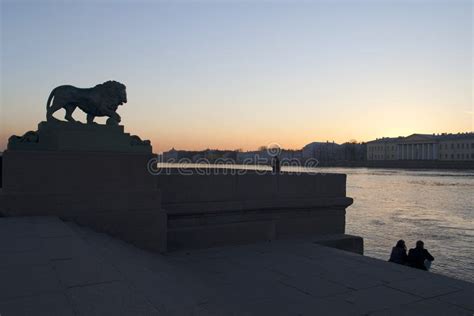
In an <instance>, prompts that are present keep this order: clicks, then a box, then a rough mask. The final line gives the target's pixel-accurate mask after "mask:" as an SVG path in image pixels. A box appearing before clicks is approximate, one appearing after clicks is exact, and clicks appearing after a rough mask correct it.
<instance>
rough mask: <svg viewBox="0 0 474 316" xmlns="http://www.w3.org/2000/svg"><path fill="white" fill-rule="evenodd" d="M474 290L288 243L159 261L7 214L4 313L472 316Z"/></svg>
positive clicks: (0, 234) (0, 263) (1, 283)
mask: <svg viewBox="0 0 474 316" xmlns="http://www.w3.org/2000/svg"><path fill="white" fill-rule="evenodd" d="M473 297H474V284H472V283H468V282H463V281H460V280H455V279H450V278H447V277H444V276H440V275H435V274H432V273H428V272H424V271H418V270H414V269H411V268H407V267H404V266H400V265H396V264H391V263H387V262H383V261H380V260H376V259H372V258H368V257H364V256H360V255H355V254H351V253H346V252H343V251H339V250H336V249H331V248H326V247H322V246H319V245H316V244H314V243H311V242H310V241H301V240H288V241H274V242H264V243H258V244H254V245H247V246H235V247H225V248H213V249H207V250H200V251H192V252H175V253H170V254H167V255H159V254H154V253H151V252H147V251H143V250H140V249H137V248H135V247H133V246H131V245H129V244H127V243H124V242H122V241H119V240H116V239H114V238H111V237H109V236H106V235H104V234H98V233H95V232H92V231H91V230H89V229H86V228H82V227H78V226H76V225H74V224H66V223H64V222H62V221H60V220H59V219H57V218H55V217H23V218H0V314H1V315H2V316H10V315H105V314H107V315H108V314H110V315H323V314H334V315H358V314H359V315H360V314H371V315H472V314H473V313H474V300H472V298H473Z"/></svg>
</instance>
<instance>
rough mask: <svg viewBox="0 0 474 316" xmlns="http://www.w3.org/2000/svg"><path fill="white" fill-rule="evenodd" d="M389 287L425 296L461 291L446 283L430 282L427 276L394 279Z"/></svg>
mask: <svg viewBox="0 0 474 316" xmlns="http://www.w3.org/2000/svg"><path fill="white" fill-rule="evenodd" d="M387 286H388V287H390V288H394V289H397V290H400V291H403V292H407V293H410V294H413V295H417V296H421V297H423V298H430V297H436V296H440V295H444V294H449V293H453V292H457V291H460V289H459V288H455V287H452V286H449V285H446V284H442V283H437V282H430V281H429V280H428V279H427V278H416V279H410V280H403V281H393V282H390V283H388V284H387Z"/></svg>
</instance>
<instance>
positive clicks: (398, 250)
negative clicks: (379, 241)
mask: <svg viewBox="0 0 474 316" xmlns="http://www.w3.org/2000/svg"><path fill="white" fill-rule="evenodd" d="M388 261H390V262H394V263H398V264H406V262H407V246H406V245H405V241H404V240H403V239H400V240H399V241H398V242H397V244H396V245H395V247H393V248H392V253H391V254H390V259H388Z"/></svg>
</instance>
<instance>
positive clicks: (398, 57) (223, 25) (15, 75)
mask: <svg viewBox="0 0 474 316" xmlns="http://www.w3.org/2000/svg"><path fill="white" fill-rule="evenodd" d="M472 18H473V2H472V1H457V0H450V1H423V0H419V1H405V0H401V1H388V0H378V1H376V0H371V1H338V0H336V1H304V2H298V1H296V2H293V1H192V2H185V1H178V2H173V3H172V2H163V1H162V2H158V1H131V0H130V1H101V0H97V1H92V0H91V1H59V0H57V1H41V0H39V1H31V2H27V1H8V0H7V1H3V0H2V1H1V69H0V71H1V77H0V79H1V83H0V84H1V105H0V151H1V150H3V149H4V148H5V147H6V142H7V139H8V137H9V136H10V135H12V134H23V133H24V132H26V131H28V130H34V129H36V127H37V124H38V123H39V122H40V121H42V120H44V119H45V113H46V111H45V107H46V100H47V97H48V95H49V93H50V91H51V90H52V89H53V88H54V87H56V86H58V85H61V84H71V85H74V86H78V87H90V86H94V85H95V84H98V83H102V82H104V81H106V80H110V79H113V80H117V81H120V82H122V83H124V84H125V85H126V86H127V93H128V103H127V104H125V105H124V106H123V107H120V108H119V114H120V115H121V116H122V123H123V124H124V125H125V129H126V131H127V132H130V133H132V134H137V135H140V136H141V137H142V138H145V139H150V140H151V141H152V143H153V147H154V151H155V152H161V151H166V150H169V149H170V148H172V147H175V148H178V149H206V148H220V149H237V148H242V149H244V150H250V149H256V148H257V147H259V146H261V145H266V144H269V143H278V144H280V145H281V146H282V147H284V148H293V149H297V148H301V147H302V146H304V145H305V144H307V143H310V142H312V141H326V140H330V141H332V140H334V141H336V142H345V141H348V140H350V139H356V140H358V141H367V140H371V139H375V138H377V137H382V136H399V135H403V136H404V135H409V134H411V133H438V132H439V133H440V132H466V131H473V130H474V119H473V101H472V90H473V81H472V76H473V69H474V68H473V29H472ZM55 116H56V117H57V118H61V119H63V112H62V111H59V112H57V113H56V114H55ZM74 117H75V118H76V119H81V120H85V116H84V115H83V113H81V110H80V109H77V110H76V112H75V113H74ZM97 121H99V122H104V120H103V119H99V120H97Z"/></svg>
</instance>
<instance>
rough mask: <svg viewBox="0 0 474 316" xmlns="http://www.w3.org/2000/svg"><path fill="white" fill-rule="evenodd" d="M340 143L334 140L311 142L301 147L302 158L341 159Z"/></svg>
mask: <svg viewBox="0 0 474 316" xmlns="http://www.w3.org/2000/svg"><path fill="white" fill-rule="evenodd" d="M341 156H342V150H341V145H339V144H336V143H335V142H313V143H310V144H308V145H306V146H304V147H303V149H302V157H303V159H304V160H307V159H317V160H319V161H336V160H342V157H341Z"/></svg>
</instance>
